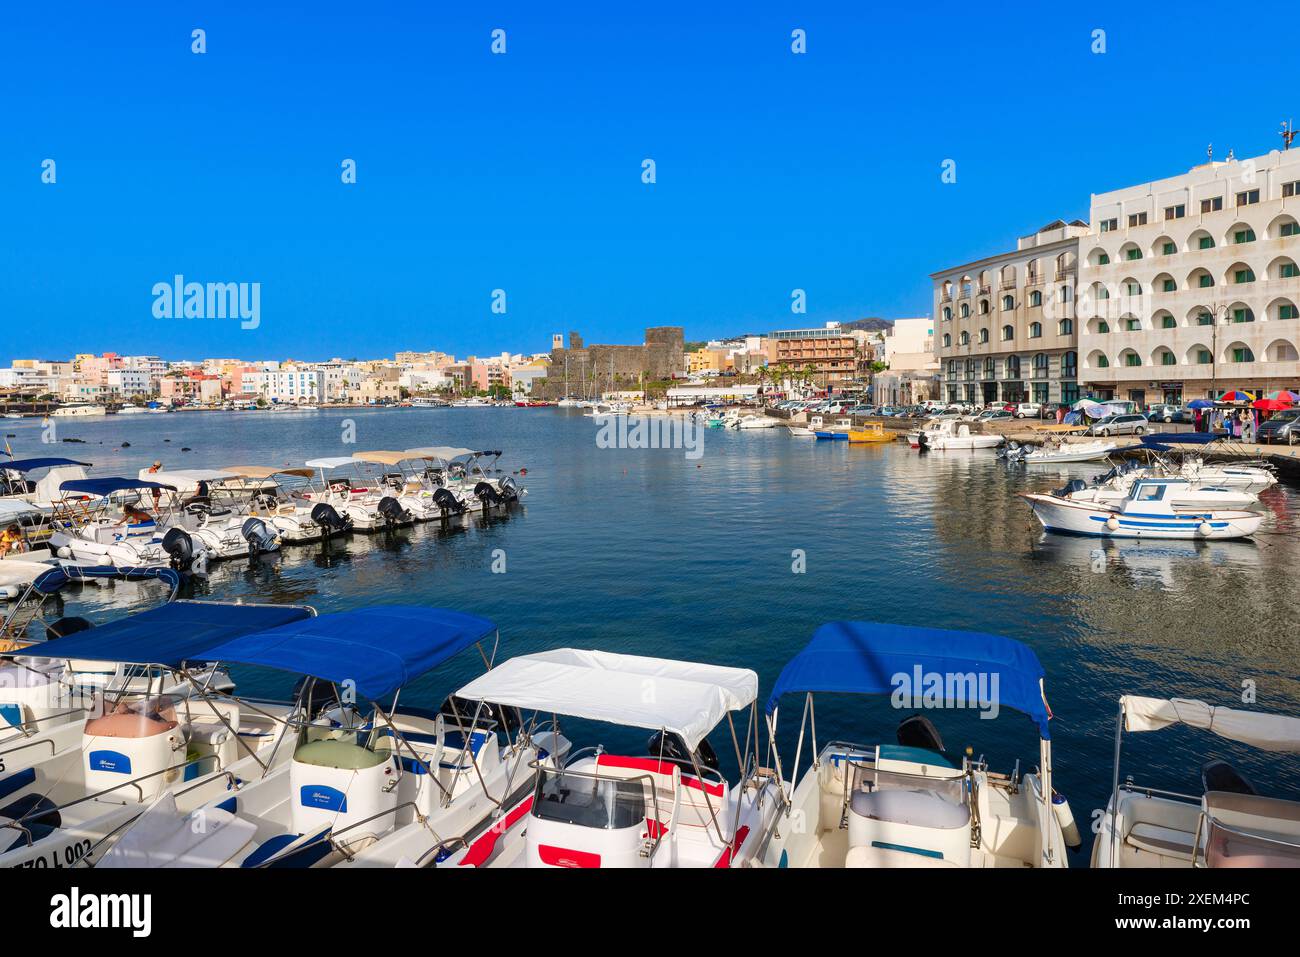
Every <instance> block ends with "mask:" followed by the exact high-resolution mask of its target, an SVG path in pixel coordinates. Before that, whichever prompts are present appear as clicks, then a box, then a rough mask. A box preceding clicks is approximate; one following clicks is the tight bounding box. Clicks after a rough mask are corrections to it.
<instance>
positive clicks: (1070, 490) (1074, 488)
mask: <svg viewBox="0 0 1300 957" xmlns="http://www.w3.org/2000/svg"><path fill="white" fill-rule="evenodd" d="M1087 487H1088V483H1087V482H1085V481H1084V480H1083V479H1070V481H1068V482H1066V483H1065V484H1064V485H1062V486H1061V487H1060V488H1058V489H1057V490H1056V491H1055V492H1053V493H1052V494H1053V495H1055V496H1056V497H1057V498H1069V497H1070V496H1071V495H1073V494H1074V493H1075V492H1082V491H1083V490H1084V489H1086V488H1087Z"/></svg>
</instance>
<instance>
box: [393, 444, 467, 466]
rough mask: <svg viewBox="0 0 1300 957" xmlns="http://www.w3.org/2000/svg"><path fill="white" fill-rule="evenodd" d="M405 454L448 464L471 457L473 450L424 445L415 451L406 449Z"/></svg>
mask: <svg viewBox="0 0 1300 957" xmlns="http://www.w3.org/2000/svg"><path fill="white" fill-rule="evenodd" d="M406 454H407V455H409V456H411V458H417V459H442V460H443V461H444V462H450V461H451V460H452V459H458V458H460V457H461V456H462V455H473V454H474V450H473V449H458V448H455V447H453V446H450V445H426V446H422V447H420V448H417V449H407V450H406Z"/></svg>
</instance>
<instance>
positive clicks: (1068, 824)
mask: <svg viewBox="0 0 1300 957" xmlns="http://www.w3.org/2000/svg"><path fill="white" fill-rule="evenodd" d="M1052 810H1053V811H1054V812H1055V813H1056V822H1057V823H1058V824H1060V825H1061V834H1062V836H1064V837H1065V843H1066V846H1067V847H1071V848H1076V849H1077V848H1079V847H1080V846H1082V844H1083V839H1082V838H1081V837H1080V836H1079V825H1077V824H1075V823H1074V815H1073V814H1072V813H1070V802H1069V801H1067V800H1066V799H1065V795H1064V794H1062V793H1061V792H1060V791H1058V790H1056V788H1052Z"/></svg>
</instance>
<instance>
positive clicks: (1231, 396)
mask: <svg viewBox="0 0 1300 957" xmlns="http://www.w3.org/2000/svg"><path fill="white" fill-rule="evenodd" d="M1219 401H1220V402H1254V401H1255V397H1254V396H1253V395H1251V394H1250V393H1249V392H1241V391H1239V390H1237V389H1234V390H1233V391H1231V392H1225V393H1223V395H1221V396H1219Z"/></svg>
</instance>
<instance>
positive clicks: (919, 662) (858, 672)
mask: <svg viewBox="0 0 1300 957" xmlns="http://www.w3.org/2000/svg"><path fill="white" fill-rule="evenodd" d="M830 692H836V693H847V694H854V695H889V696H891V699H892V701H893V702H894V704H895V705H896V706H900V705H901V706H902V707H904V708H906V709H907V710H909V711H913V710H914V711H916V713H914V714H912V715H910V716H908V717H906V718H904V719H903V721H902V723H901V724H900V725H899V726H898V730H897V733H896V738H897V743H888V744H884V743H882V744H865V745H864V744H854V743H851V742H849V741H843V740H831V741H830V742H828V743H827V744H825V745H821V746H819V745H818V743H817V727H818V725H817V715H816V711H815V697H816V695H819V694H825V693H830ZM787 695H798V696H801V697H802V698H803V708H802V718H801V720H800V725H799V728H800V731H799V738H798V744H797V745H796V748H795V751H794V760H793V763H792V764H790V765H789V766H788V767H787V766H785V765H784V763H783V761H782V759H781V757H780V751H779V750H778V749H777V744H776V742H777V728H778V723H777V719H778V715H779V706H780V704H781V700H782V699H783V698H784V697H785V696H787ZM1004 706H1005V707H1008V708H1012V709H1014V710H1016V711H1019V712H1021V713H1022V714H1024V715H1026V716H1027V717H1028V718H1030V720H1032V721H1033V722H1034V724H1035V726H1036V727H1037V729H1038V737H1039V753H1038V763H1037V766H1036V767H1035V768H1034V769H1033V770H1028V771H1025V772H1024V773H1023V774H1021V773H1020V764H1019V762H1017V763H1016V767H1015V770H1013V771H1012V773H1011V774H1000V773H996V772H994V771H991V770H989V768H988V765H987V763H986V762H985V761H984V759H983V758H979V759H974V758H972V757H971V756H970V755H971V752H970V750H969V749H967V753H966V754H965V755H961V754H956V753H950V752H948V751H946V750H945V749H944V746H943V739H942V737H941V736H940V734H939V731H938V729H937V728H935V726H934V725H933V724H932V723H931V721H930V720H929V718H927V717H926V716H925V715H923V714H921V713H920V711H919V709H921V708H934V709H936V713H941V710H940V709H952V708H967V709H975V710H978V711H979V713H980V717H982V718H983V717H997V715H998V712H999V709H1000V708H1001V707H1004ZM849 713H852V712H849ZM767 718H768V735H769V745H770V747H771V748H772V751H773V754H774V755H776V758H775V760H776V762H777V768H778V772H779V773H780V775H781V781H782V785H781V786H782V793H783V795H784V798H785V801H784V806H783V808H782V813H781V816H780V818H779V819H778V820H777V822H776V827H775V828H774V829H773V831H772V832H771V833H770V834H769V835H767V836H766V837H765V838H764V840H763V843H762V844H760V846H759V848H758V855H759V862H760V863H761V864H762V865H764V866H767V867H878V868H908V867H939V868H946V867H1045V868H1059V867H1065V866H1067V856H1066V848H1067V846H1078V844H1079V832H1078V828H1077V827H1076V826H1075V825H1074V823H1073V819H1072V816H1071V814H1070V810H1069V805H1068V804H1067V803H1065V801H1064V799H1062V798H1061V797H1060V796H1059V795H1058V794H1057V793H1056V792H1055V790H1054V789H1053V787H1052V742H1051V734H1050V728H1049V719H1050V718H1051V712H1050V710H1049V709H1048V707H1047V701H1046V699H1045V697H1044V692H1043V667H1042V665H1041V664H1039V662H1038V658H1037V656H1036V655H1035V654H1034V652H1033V651H1032V650H1031V649H1030V648H1028V647H1027V646H1025V645H1023V644H1021V643H1020V642H1018V641H1014V640H1012V639H1010V638H1004V637H1001V636H998V635H989V634H976V633H971V632H962V631H945V630H941V629H936V628H914V627H908V626H905V625H887V624H875V623H872V622H861V621H840V622H831V623H829V624H825V625H822V626H821V627H820V628H818V629H817V630H816V631H815V632H814V633H813V636H812V640H811V641H809V643H808V645H807V646H806V647H805V648H804V649H803V650H802V651H801V652H800V653H799V654H798V655H796V656H795V657H794V658H793V659H791V660H790V662H789V663H788V664H786V666H785V668H784V669H782V671H781V674H780V677H778V678H777V681H776V685H775V686H774V687H773V689H772V694H771V697H770V698H769V699H768V702H767ZM809 731H811V751H810V757H811V764H810V765H809V767H808V769H807V770H806V771H804V772H803V775H802V777H800V776H799V764H800V758H801V756H802V753H803V749H804V738H805V734H806V732H809Z"/></svg>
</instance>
